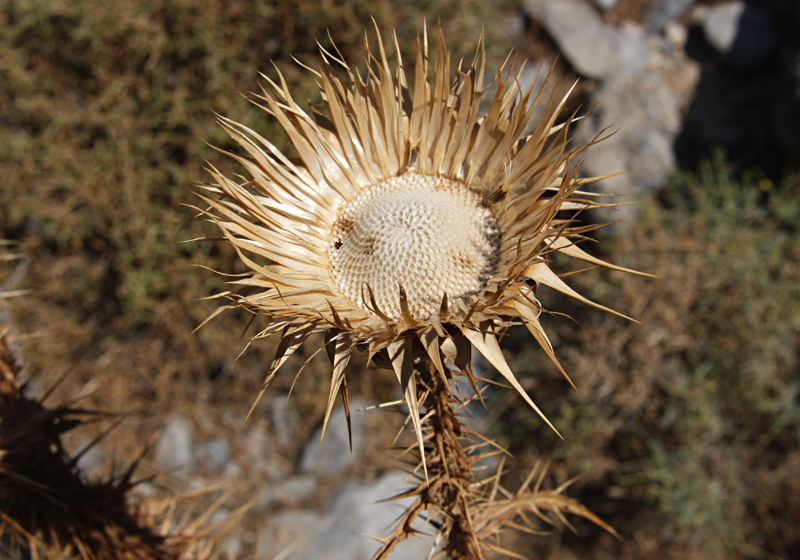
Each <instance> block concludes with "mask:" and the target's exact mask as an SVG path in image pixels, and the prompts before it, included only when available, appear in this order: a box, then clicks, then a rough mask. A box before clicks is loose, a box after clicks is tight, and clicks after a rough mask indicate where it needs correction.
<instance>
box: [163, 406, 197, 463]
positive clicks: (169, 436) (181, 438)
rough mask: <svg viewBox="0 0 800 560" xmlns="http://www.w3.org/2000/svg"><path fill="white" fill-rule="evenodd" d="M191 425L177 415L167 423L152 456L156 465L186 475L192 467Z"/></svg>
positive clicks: (192, 442) (192, 444) (192, 443)
mask: <svg viewBox="0 0 800 560" xmlns="http://www.w3.org/2000/svg"><path fill="white" fill-rule="evenodd" d="M192 434H193V430H192V425H191V424H190V423H189V421H188V420H187V419H186V418H185V417H184V416H181V415H179V414H176V415H173V416H171V417H170V419H169V420H168V421H167V424H166V426H164V430H163V431H162V432H161V434H160V435H159V436H158V440H157V441H156V445H155V449H154V456H155V460H156V462H157V463H159V464H160V465H163V466H164V467H165V468H167V469H169V470H170V471H172V472H179V473H186V472H189V471H190V470H191V469H192V467H193V466H194V439H193V435H192Z"/></svg>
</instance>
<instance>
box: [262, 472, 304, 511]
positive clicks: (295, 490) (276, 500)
mask: <svg viewBox="0 0 800 560" xmlns="http://www.w3.org/2000/svg"><path fill="white" fill-rule="evenodd" d="M316 489H317V482H316V480H315V479H314V477H313V476H311V475H300V476H295V477H292V478H289V479H287V480H282V481H280V482H279V483H277V484H270V485H269V486H268V487H267V489H266V490H265V491H264V492H263V493H262V494H261V495H260V496H259V498H258V503H259V505H269V506H271V505H276V504H278V505H290V506H297V505H298V504H301V503H303V502H305V501H306V500H308V499H309V498H310V497H311V496H312V494H313V493H314V490H316Z"/></svg>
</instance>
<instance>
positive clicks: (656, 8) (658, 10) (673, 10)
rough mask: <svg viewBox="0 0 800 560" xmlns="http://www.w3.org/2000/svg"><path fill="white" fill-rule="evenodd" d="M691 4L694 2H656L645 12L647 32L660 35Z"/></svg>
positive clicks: (682, 0)
mask: <svg viewBox="0 0 800 560" xmlns="http://www.w3.org/2000/svg"><path fill="white" fill-rule="evenodd" d="M692 4H694V0H656V1H655V2H653V3H652V4H651V5H650V9H649V10H648V12H647V30H648V31H650V32H653V33H662V32H663V31H664V30H665V29H666V28H667V26H668V25H669V24H670V23H672V22H673V21H675V20H676V19H677V18H679V17H680V16H681V15H682V14H683V13H684V12H685V11H686V9H687V8H688V7H689V6H691V5H692Z"/></svg>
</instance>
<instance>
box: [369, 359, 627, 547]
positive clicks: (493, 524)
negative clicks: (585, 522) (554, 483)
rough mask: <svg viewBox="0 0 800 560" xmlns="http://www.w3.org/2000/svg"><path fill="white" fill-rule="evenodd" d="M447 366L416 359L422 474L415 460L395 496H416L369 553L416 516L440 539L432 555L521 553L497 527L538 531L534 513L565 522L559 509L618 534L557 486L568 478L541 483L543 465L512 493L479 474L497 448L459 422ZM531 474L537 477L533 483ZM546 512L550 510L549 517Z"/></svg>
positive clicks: (409, 529) (407, 532) (399, 536)
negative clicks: (410, 476)
mask: <svg viewBox="0 0 800 560" xmlns="http://www.w3.org/2000/svg"><path fill="white" fill-rule="evenodd" d="M445 371H446V378H445V377H443V376H442V375H440V374H439V373H437V371H436V369H435V367H434V366H433V364H432V363H431V362H429V361H423V362H421V363H419V364H418V365H417V366H416V367H415V375H416V386H417V402H418V403H420V405H421V406H420V412H419V415H420V422H421V425H422V431H423V442H424V453H425V459H426V461H425V464H426V467H427V479H426V478H425V476H424V475H423V474H422V470H423V469H422V462H421V461H420V463H419V466H418V467H417V468H416V469H415V471H414V473H415V477H416V480H417V486H416V487H415V488H413V489H411V490H410V491H408V492H406V493H403V494H401V495H399V496H397V497H396V498H398V499H399V498H404V497H409V496H414V497H415V499H414V501H413V502H412V503H411V505H410V506H408V508H407V509H406V511H405V512H404V514H403V515H402V516H401V518H400V520H399V521H398V523H397V524H396V526H395V528H394V529H393V530H392V532H391V533H390V534H389V535H388V536H386V537H384V538H381V539H378V540H379V541H380V542H381V543H382V546H381V548H380V549H379V550H378V551H377V552H376V553H375V555H374V556H373V558H372V560H385V559H386V558H389V555H390V554H391V552H392V551H393V550H394V549H395V547H396V546H397V545H398V544H400V543H401V542H402V541H404V540H405V539H407V538H409V537H411V536H412V535H414V534H416V533H418V532H419V531H418V530H417V529H416V528H415V527H414V525H415V523H416V524H418V522H419V521H420V520H424V521H426V522H427V524H429V525H431V526H432V527H434V528H435V529H436V543H437V545H438V547H437V548H436V549H435V550H432V551H431V556H432V557H444V558H447V559H448V560H474V559H483V558H487V557H488V556H489V555H490V554H501V555H506V556H512V557H518V558H519V556H518V555H516V554H515V553H513V552H511V551H509V550H506V549H504V548H502V547H501V546H500V544H499V540H498V538H499V536H500V534H501V533H502V532H503V530H504V529H508V528H513V529H517V530H523V531H527V532H534V533H538V532H541V531H542V526H541V524H540V523H537V522H536V520H537V519H538V520H540V521H542V522H544V523H547V524H550V525H552V524H554V523H558V522H561V523H563V524H564V525H566V526H570V525H569V523H568V522H567V520H566V519H565V517H564V513H571V514H573V515H578V516H581V517H584V518H586V519H589V520H590V521H592V522H593V523H595V524H597V525H598V526H600V527H602V528H603V529H605V530H606V531H609V532H610V533H611V534H613V535H614V536H616V537H618V538H619V535H618V534H617V533H616V531H614V529H612V528H611V527H610V526H608V525H607V524H606V523H604V522H603V521H602V520H601V519H599V518H598V517H597V516H596V515H594V514H593V513H592V512H591V511H589V510H588V509H587V508H586V507H584V506H582V505H581V504H580V503H578V502H577V501H576V500H574V499H572V498H569V497H567V496H564V495H563V494H562V492H563V491H564V490H565V489H566V488H567V487H569V485H570V484H571V482H572V481H569V482H568V483H566V484H563V485H561V486H559V487H558V488H555V489H553V490H542V489H541V485H542V482H543V479H544V475H545V469H542V468H539V466H538V465H537V467H534V469H533V470H532V471H531V473H530V476H529V477H528V479H527V480H526V481H525V482H524V483H523V484H522V486H521V487H520V489H519V490H517V492H515V493H510V492H508V491H507V490H505V489H504V488H503V487H502V486H500V474H501V472H499V471H498V472H497V473H495V474H493V475H491V476H489V477H486V478H479V476H478V474H477V472H476V471H477V470H478V468H477V465H478V463H479V462H481V460H483V459H485V458H486V457H488V456H491V455H495V454H497V453H498V452H499V451H497V450H495V449H492V450H489V451H487V452H484V449H486V448H487V446H490V445H491V442H489V441H487V440H485V438H483V437H482V436H481V435H480V434H477V433H475V432H473V431H472V430H469V429H467V428H465V426H464V425H463V423H462V422H461V419H460V413H459V411H460V409H462V408H463V406H464V404H465V403H463V402H461V401H459V399H458V398H457V397H456V396H455V395H454V392H453V391H452V390H451V389H450V387H449V384H450V383H453V382H454V380H455V376H456V375H460V374H459V373H457V372H454V371H452V370H449V369H446V370H445ZM414 448H416V446H414ZM501 470H502V465H501V467H500V471H501ZM537 475H538V476H537ZM534 479H536V482H535V484H533V486H532V487H531V483H532V482H533V481H534ZM544 512H551V513H552V514H553V515H554V516H555V517H550V516H548V515H546V514H545V513H544ZM527 513H532V514H533V517H534V518H535V519H532V518H531V517H528V516H526V514H527Z"/></svg>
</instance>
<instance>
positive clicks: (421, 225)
mask: <svg viewBox="0 0 800 560" xmlns="http://www.w3.org/2000/svg"><path fill="white" fill-rule="evenodd" d="M392 39H393V44H394V51H395V56H396V64H395V65H391V64H390V63H389V61H388V56H387V52H386V47H385V45H384V43H383V40H382V38H381V36H380V32H378V38H377V44H378V50H377V51H373V50H371V48H370V45H369V41H368V40H367V45H366V48H367V57H366V58H367V60H366V62H367V70H366V75H365V76H364V75H362V74H361V73H360V72H358V71H355V70H353V69H352V68H351V67H350V66H349V65H348V64H347V62H346V61H345V60H344V59H343V57H342V56H341V54H340V53H339V52H338V51H336V50H335V47H334V52H330V51H328V50H325V49H323V48H321V50H322V55H323V60H324V62H323V66H322V68H321V69H319V71H314V70H311V69H309V70H311V71H312V72H314V74H315V76H316V78H317V80H318V84H319V88H320V92H321V97H322V105H323V107H324V110H317V109H312V111H311V113H308V112H306V111H305V110H303V109H302V108H301V107H300V106H299V105H298V104H297V103H296V102H295V100H294V98H293V96H292V93H291V91H290V88H289V86H288V85H287V82H286V80H285V79H284V78H283V75H282V74H281V73H280V72H278V79H277V81H273V80H272V79H270V78H268V77H266V76H264V79H265V80H266V82H267V84H268V86H267V87H264V88H262V90H261V92H260V94H258V95H257V96H256V98H255V99H254V103H255V104H256V105H258V106H260V107H261V108H263V109H264V110H265V111H267V112H268V113H269V114H270V115H272V116H273V117H274V118H275V119H276V120H277V122H278V123H279V124H280V125H281V127H282V128H283V131H284V133H285V134H286V136H287V137H288V139H289V141H290V143H291V145H292V147H293V149H294V151H295V152H296V156H297V157H291V156H290V155H287V154H284V153H282V152H281V150H279V149H278V148H277V147H276V146H275V144H273V143H272V142H270V141H269V140H267V139H265V138H263V137H262V136H260V135H259V134H258V133H256V132H254V131H253V130H251V129H250V128H248V127H247V126H245V125H242V124H239V123H236V122H234V121H231V120H229V119H226V118H221V119H220V123H221V125H222V126H223V127H224V128H225V130H226V131H227V132H228V133H229V134H230V136H231V137H232V138H233V140H235V141H236V142H237V143H238V144H239V145H240V146H241V147H242V148H243V149H244V150H245V152H246V154H247V155H246V156H243V155H238V154H233V153H231V154H229V155H231V157H233V158H234V159H235V160H236V161H238V162H239V163H240V164H241V165H242V166H243V167H244V168H245V169H246V170H247V173H248V174H249V175H250V177H249V178H238V179H230V178H228V177H226V176H224V175H223V174H222V173H221V172H220V171H218V170H217V169H216V168H214V167H211V166H210V167H209V171H210V173H211V175H212V176H213V178H214V182H213V183H211V184H207V185H204V189H205V191H206V192H207V193H209V194H210V195H211V196H205V195H201V197H202V198H203V200H204V202H205V203H206V204H207V206H206V207H205V208H204V209H201V210H200V211H201V213H202V214H203V215H205V216H207V217H208V218H210V219H211V220H213V221H214V222H215V223H216V224H217V225H218V226H219V227H220V229H221V230H222V232H223V234H224V236H225V238H227V240H228V241H229V242H230V243H231V244H232V245H233V247H234V248H235V249H236V251H237V252H238V254H239V257H240V259H241V260H242V262H243V263H244V264H245V265H246V266H247V267H249V269H250V272H248V273H245V274H243V275H241V276H239V277H237V278H235V279H234V280H232V282H231V283H232V284H233V285H234V286H235V287H234V288H232V289H231V290H228V291H224V292H222V293H220V294H218V295H217V296H215V297H216V298H219V299H223V300H226V301H227V303H225V304H223V306H222V307H221V308H220V309H219V310H218V311H217V312H216V313H214V314H212V316H211V317H209V319H211V318H212V317H214V316H215V315H217V314H218V313H219V312H222V311H224V310H225V309H230V308H244V309H246V310H248V311H250V312H252V313H253V314H254V315H261V316H264V317H265V318H266V321H267V325H266V327H264V328H263V329H262V330H261V331H260V332H259V333H258V334H257V335H256V336H255V337H254V339H259V338H264V337H267V336H270V335H275V334H277V335H278V337H279V340H280V342H279V345H278V350H277V353H276V356H275V358H274V360H273V362H272V364H271V366H270V368H269V370H268V372H267V375H266V377H265V379H264V382H263V385H262V388H261V392H260V393H259V395H258V398H257V399H256V402H255V403H254V404H253V408H254V407H255V405H256V403H257V402H258V399H259V398H260V397H261V395H263V393H264V391H265V390H266V389H267V386H268V385H269V383H270V381H271V380H272V379H273V377H274V376H275V374H276V371H277V370H278V369H279V368H280V366H281V365H282V364H283V363H284V362H285V361H286V360H287V358H288V357H289V356H290V355H291V354H292V353H293V352H294V351H295V350H297V348H298V347H299V346H300V345H301V344H302V343H303V342H304V341H305V340H306V339H307V338H308V337H309V336H310V335H311V334H312V333H315V332H323V333H324V336H325V344H324V348H325V350H326V352H327V354H328V357H329V358H330V361H331V364H332V366H333V376H332V382H331V386H330V392H329V396H328V402H327V410H326V413H325V418H324V422H323V426H325V425H326V424H327V422H328V419H329V417H330V414H331V410H332V408H333V406H334V403H335V401H336V398H337V396H341V398H342V400H343V403H344V407H345V412H346V414H347V417H348V422H349V395H348V391H347V377H346V368H347V364H348V362H349V360H350V358H351V355H352V353H353V352H354V351H355V350H357V349H359V350H363V351H365V352H366V353H367V354H368V358H369V360H371V361H373V362H374V363H376V364H378V365H384V366H386V367H388V368H389V369H392V370H393V371H394V372H395V373H396V376H397V379H398V382H399V383H400V385H401V387H402V390H403V392H404V396H405V398H404V402H405V405H406V406H407V407H408V414H409V419H410V425H411V426H412V427H413V431H414V434H415V439H416V443H415V445H414V447H416V448H417V452H418V455H419V468H418V469H415V473H416V475H417V478H418V484H417V486H416V487H415V488H413V489H412V490H411V491H410V492H409V494H407V495H411V496H415V501H414V502H413V505H412V506H411V507H410V508H409V509H408V511H407V512H406V513H405V515H404V516H403V517H402V518H401V520H400V522H399V524H398V525H397V527H396V528H395V530H394V531H393V532H392V533H391V534H390V535H389V536H388V537H386V538H383V539H381V542H382V543H383V546H382V547H381V549H380V550H379V551H378V552H377V553H376V555H375V558H385V557H387V556H388V555H389V553H390V552H391V551H392V549H393V548H394V547H395V545H396V544H397V543H399V542H400V541H402V540H403V539H405V538H407V537H408V536H410V535H411V534H413V533H414V532H415V531H416V530H417V529H415V528H414V522H415V521H416V520H417V519H418V518H420V519H424V520H426V521H427V522H428V523H429V524H430V526H432V527H434V528H435V529H436V531H437V543H438V545H437V552H435V554H443V555H445V556H446V557H447V558H452V559H456V558H482V557H485V556H486V555H487V554H489V553H490V552H505V553H509V554H510V552H509V551H504V550H503V549H502V548H501V547H500V545H499V544H498V542H497V539H496V537H497V536H498V534H499V532H501V530H502V529H503V528H505V527H514V528H523V529H529V530H536V529H537V527H538V526H537V524H536V521H535V520H536V518H537V517H538V518H541V519H542V520H546V521H547V522H554V521H555V520H557V519H562V520H563V514H564V513H572V514H577V515H581V516H584V517H587V518H589V519H592V520H593V521H595V522H596V523H600V524H601V525H603V524H602V522H600V520H599V519H597V518H596V517H595V516H593V515H592V514H591V513H590V512H589V511H588V510H586V509H585V508H582V507H581V506H580V505H579V504H578V503H576V502H575V501H574V500H571V499H569V498H567V497H565V496H563V495H562V490H563V489H564V487H560V488H557V489H556V490H552V491H546V490H542V488H541V477H540V478H538V479H537V481H536V483H535V484H533V486H531V485H530V484H529V483H530V482H531V481H528V483H526V484H524V485H523V486H522V488H520V489H519V490H518V491H517V492H508V491H506V490H504V489H503V488H502V487H501V486H500V484H499V475H494V476H490V477H486V478H484V479H481V478H479V476H478V474H477V472H476V469H475V465H476V462H477V461H478V460H479V459H480V457H481V456H482V452H481V449H480V447H481V446H478V447H477V448H476V441H475V439H474V438H473V437H472V434H470V433H469V432H468V431H466V430H465V429H464V427H463V426H462V423H461V421H460V419H459V415H458V412H457V411H458V409H459V407H460V406H461V405H460V401H459V399H458V397H457V395H455V394H454V392H453V390H452V387H453V383H454V380H455V379H456V378H458V377H462V378H464V379H466V381H468V382H469V384H470V385H471V386H472V387H473V389H474V390H475V391H476V394H478V395H480V389H479V388H478V381H480V379H478V378H477V377H476V376H475V375H474V373H473V371H472V368H471V363H472V349H473V348H475V349H476V350H477V351H478V352H479V353H480V354H481V355H482V356H483V357H484V358H486V360H487V361H488V362H489V363H491V364H492V365H493V366H494V367H495V368H496V369H497V371H498V372H499V373H500V374H501V376H502V377H503V379H504V380H505V382H506V383H508V384H509V385H510V386H511V387H513V388H514V389H515V390H516V391H517V392H518V393H519V394H520V396H521V397H522V398H523V399H524V400H525V401H526V402H527V403H528V405H529V406H530V407H531V408H533V409H534V411H536V413H538V414H539V415H540V416H541V417H542V419H543V420H544V421H545V422H546V423H547V424H548V425H549V426H551V427H552V425H551V424H550V422H549V421H548V420H547V419H546V418H545V417H544V415H543V414H542V413H541V411H540V410H539V408H538V407H537V406H536V404H535V403H534V402H533V400H532V399H531V398H530V396H528V394H527V393H526V392H525V391H524V389H523V388H522V386H521V385H520V383H519V381H518V380H517V378H516V377H515V375H514V373H513V372H512V371H511V369H510V368H509V366H508V364H507V363H506V360H505V358H504V357H503V354H502V352H501V350H500V346H499V344H498V337H500V336H501V335H502V334H503V332H505V330H506V329H507V328H509V327H510V326H513V325H518V324H520V325H525V326H526V327H527V328H528V330H529V331H530V332H531V334H532V335H533V337H534V338H535V340H536V341H537V342H538V343H539V344H540V345H541V347H542V348H543V349H544V350H545V352H546V353H547V355H548V356H549V357H550V358H551V359H552V360H553V362H554V363H555V364H556V365H558V362H557V360H556V357H555V355H554V353H553V349H552V346H551V345H550V342H549V340H548V338H547V335H546V333H545V331H544V329H543V328H542V325H541V323H540V321H539V316H540V314H541V312H542V311H543V309H542V307H541V305H540V303H539V301H538V300H537V299H536V292H537V289H538V288H539V286H548V287H550V288H553V289H555V290H557V291H559V292H561V293H564V294H567V295H569V296H572V297H574V298H577V299H578V300H580V301H582V302H584V303H587V304H590V305H594V306H596V307H600V308H601V309H605V310H607V311H611V310H609V309H607V308H605V307H602V306H600V305H597V304H595V303H592V302H590V301H589V300H587V299H586V298H584V297H583V296H581V295H580V294H578V293H577V292H575V291H573V290H572V289H571V288H569V287H568V286H567V284H565V282H564V281H563V280H562V278H561V277H560V276H559V275H558V274H556V272H554V270H553V269H552V268H551V256H552V255H553V254H554V253H560V254H562V255H566V256H568V257H573V258H576V259H579V260H581V261H584V262H588V263H589V264H590V265H592V266H603V267H608V268H612V269H616V270H622V271H625V272H632V271H630V270H627V269H622V268H619V267H616V266H613V265H610V264H608V263H606V262H604V261H601V260H599V259H597V258H595V257H593V256H590V255H589V254H588V253H586V252H584V251H583V250H582V249H580V248H579V247H578V246H577V245H576V244H577V243H578V242H580V241H582V240H584V239H585V238H586V234H587V232H589V231H590V230H592V229H595V227H596V226H594V225H591V224H590V225H585V224H581V223H579V221H578V220H577V217H578V215H579V214H581V213H582V212H584V211H586V210H590V209H595V208H608V207H610V206H613V205H609V204H604V203H602V202H600V201H599V199H598V198H595V197H593V196H592V195H591V194H589V193H587V192H583V191H580V190H579V188H580V187H581V186H582V185H585V184H587V183H591V182H592V181H596V180H599V179H602V178H603V177H592V178H580V177H579V167H580V165H579V163H578V158H579V157H580V155H581V154H582V153H583V151H584V150H585V149H587V148H588V147H589V146H591V144H593V143H595V142H597V141H599V140H600V138H595V140H594V141H593V142H591V143H590V144H589V145H582V146H572V145H571V137H572V136H571V132H572V130H571V129H572V127H573V125H574V124H575V123H577V122H578V121H579V119H577V118H576V117H575V115H574V114H573V115H571V116H569V117H568V118H567V119H566V120H565V122H562V123H560V124H559V123H558V122H557V119H558V118H559V114H560V112H561V111H562V108H563V107H564V104H565V102H566V96H565V97H564V98H562V99H545V98H544V97H543V93H542V92H543V91H545V90H546V89H547V88H546V87H543V88H542V89H541V90H540V92H539V93H538V94H536V95H534V93H533V86H531V88H530V89H528V90H523V88H522V87H521V85H520V83H519V70H516V69H515V64H514V62H513V61H512V60H511V59H507V60H506V62H505V64H504V65H503V66H502V67H501V68H500V70H499V71H498V74H497V75H496V77H495V78H494V82H496V85H497V90H496V93H495V94H494V97H493V98H492V100H491V105H490V106H489V109H488V111H487V112H486V113H485V114H484V115H483V116H480V113H481V108H480V105H481V100H482V99H483V94H484V91H485V90H484V75H485V51H484V45H483V41H481V42H480V43H479V46H478V48H477V51H476V54H475V57H474V59H473V61H472V62H471V63H470V64H468V65H464V64H459V66H458V69H457V74H456V77H455V78H454V79H453V80H452V81H451V78H450V72H451V63H450V55H449V53H448V50H447V48H446V46H445V42H444V39H443V37H442V34H441V31H440V32H439V36H438V41H437V43H436V51H437V53H436V59H435V63H434V64H433V65H432V67H431V66H430V65H429V49H428V36H427V31H426V30H424V29H423V31H422V32H421V36H418V38H417V50H416V58H415V61H414V72H413V74H409V75H407V74H406V71H405V66H404V63H403V61H402V59H401V55H400V47H399V43H398V40H397V37H396V36H395V35H393V36H392ZM431 71H432V79H431ZM549 80H550V76H548V78H547V81H549ZM534 83H535V81H534ZM542 105H546V111H545V114H544V117H542V119H541V120H540V121H539V122H537V123H535V126H534V127H533V133H532V134H531V135H529V136H527V137H522V134H523V131H524V130H525V129H526V127H527V126H528V124H529V121H530V120H531V117H532V116H533V114H534V111H535V110H536V109H537V108H538V107H539V106H542ZM611 312H612V313H614V312H613V311H611ZM559 369H561V368H560V366H559ZM561 371H562V373H563V369H562V370H561ZM298 374H299V372H298ZM564 375H565V377H566V374H564ZM567 379H568V378H567ZM253 408H251V410H250V412H251V413H252V410H253ZM553 429H554V430H555V428H553ZM540 474H541V473H531V476H532V478H533V477H535V476H536V475H540ZM545 512H550V513H551V514H552V515H554V516H555V518H553V517H551V516H548V515H546V514H545ZM609 530H610V528H609Z"/></svg>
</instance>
